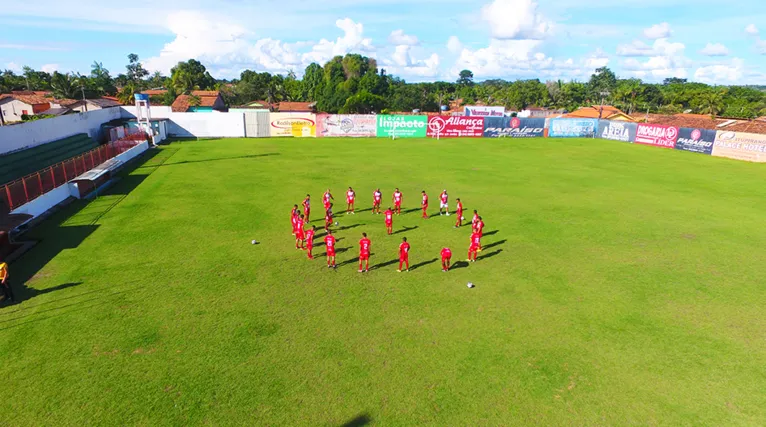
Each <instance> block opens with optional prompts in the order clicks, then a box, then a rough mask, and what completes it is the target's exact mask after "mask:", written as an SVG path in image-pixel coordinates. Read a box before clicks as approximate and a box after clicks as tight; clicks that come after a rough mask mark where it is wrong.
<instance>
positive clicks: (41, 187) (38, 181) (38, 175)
mask: <svg viewBox="0 0 766 427" xmlns="http://www.w3.org/2000/svg"><path fill="white" fill-rule="evenodd" d="M37 183H38V184H40V195H41V196H42V195H43V194H44V193H43V179H42V178H40V172H37Z"/></svg>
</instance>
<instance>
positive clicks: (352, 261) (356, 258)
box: [336, 251, 375, 270]
mask: <svg viewBox="0 0 766 427" xmlns="http://www.w3.org/2000/svg"><path fill="white" fill-rule="evenodd" d="M336 252H337V251H336ZM374 256H375V254H374V253H372V254H370V260H372V257H374ZM351 264H359V257H354V258H351V259H347V260H345V261H343V262H341V263H340V264H338V267H343V266H345V265H351ZM371 270H374V268H372V269H371Z"/></svg>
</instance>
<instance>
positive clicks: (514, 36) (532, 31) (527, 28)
mask: <svg viewBox="0 0 766 427" xmlns="http://www.w3.org/2000/svg"><path fill="white" fill-rule="evenodd" d="M481 16H482V18H483V19H484V21H486V22H487V23H488V24H489V29H490V31H491V34H492V37H493V38H495V39H499V40H542V39H543V38H545V37H546V36H547V35H548V33H549V32H550V31H551V28H552V23H551V22H550V21H548V20H547V19H546V18H545V17H544V16H543V15H542V14H540V13H538V12H537V3H536V2H534V1H533V0H494V1H493V2H492V3H490V4H488V5H486V6H484V7H483V8H482V10H481Z"/></svg>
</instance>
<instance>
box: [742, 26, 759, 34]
mask: <svg viewBox="0 0 766 427" xmlns="http://www.w3.org/2000/svg"><path fill="white" fill-rule="evenodd" d="M745 32H746V33H747V34H750V35H751V36H757V35H758V27H756V26H755V24H750V25H748V26H747V27H745Z"/></svg>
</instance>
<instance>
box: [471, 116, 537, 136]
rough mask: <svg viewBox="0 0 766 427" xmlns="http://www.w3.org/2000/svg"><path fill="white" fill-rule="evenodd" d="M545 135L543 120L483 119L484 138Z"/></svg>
mask: <svg viewBox="0 0 766 427" xmlns="http://www.w3.org/2000/svg"><path fill="white" fill-rule="evenodd" d="M544 133H545V119H542V118H541V119H527V118H518V117H485V118H484V137H485V138H533V137H542V136H543V135H544Z"/></svg>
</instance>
